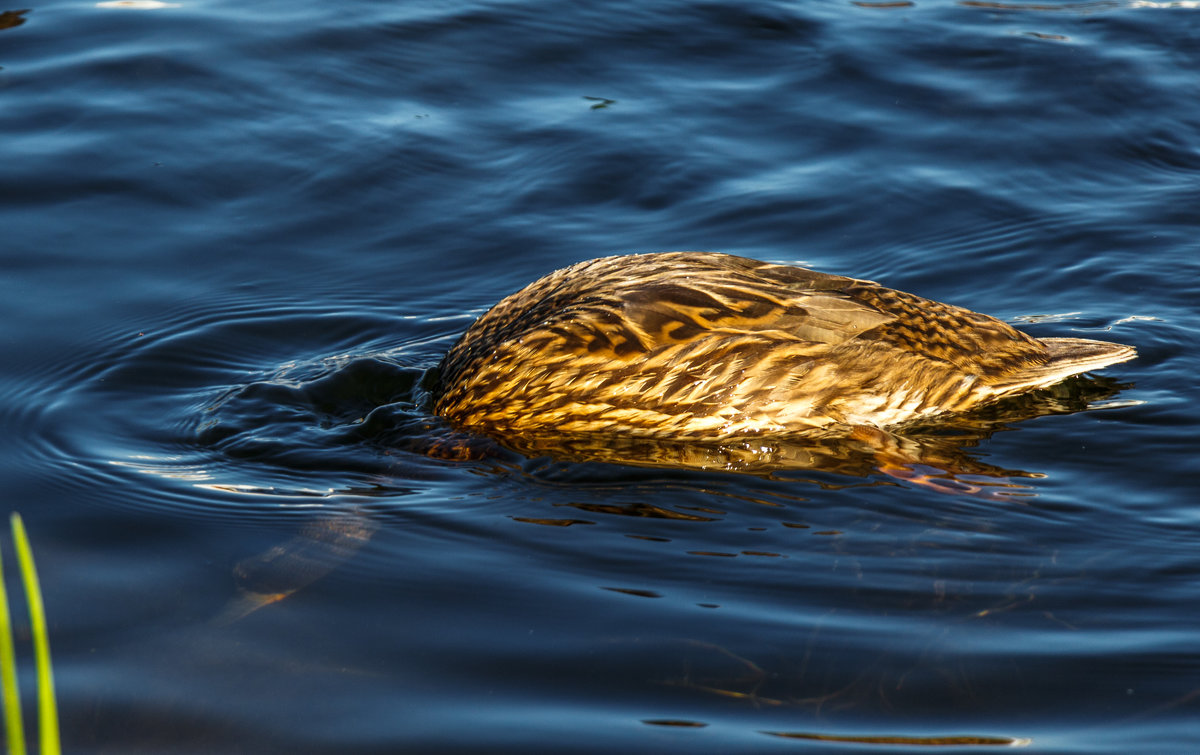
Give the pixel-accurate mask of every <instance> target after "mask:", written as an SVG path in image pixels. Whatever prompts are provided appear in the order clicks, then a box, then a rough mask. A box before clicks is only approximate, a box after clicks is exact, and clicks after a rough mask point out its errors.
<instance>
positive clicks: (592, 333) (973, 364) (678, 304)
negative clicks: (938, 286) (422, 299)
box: [434, 252, 1136, 440]
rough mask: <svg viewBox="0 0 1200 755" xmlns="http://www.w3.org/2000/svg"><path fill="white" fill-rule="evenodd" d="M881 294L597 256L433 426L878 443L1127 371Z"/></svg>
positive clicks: (696, 256) (723, 262)
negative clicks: (1102, 372) (875, 439)
mask: <svg viewBox="0 0 1200 755" xmlns="http://www.w3.org/2000/svg"><path fill="white" fill-rule="evenodd" d="M1135 356H1136V352H1135V351H1134V349H1133V348H1132V347H1130V346H1124V345H1122V344H1116V343H1108V342H1104V341H1092V340H1085V339H1081V338H1043V339H1036V338H1033V337H1031V336H1029V335H1027V334H1025V333H1022V332H1021V331H1019V330H1016V329H1015V328H1013V327H1011V326H1009V325H1008V324H1006V323H1003V322H1001V321H999V320H997V319H995V318H992V317H989V316H987V315H982V314H979V313H977V312H972V311H971V310H968V309H963V308H961V307H956V306H953V305H949V304H942V303H940V302H936V301H931V300H929V299H923V298H921V297H919V296H915V295H913V294H907V293H904V292H901V291H896V290H893V289H890V288H886V287H884V286H881V285H879V284H877V283H873V282H871V281H866V280H858V279H855V278H846V277H842V276H839V275H829V274H826V273H820V272H816V271H813V270H807V269H804V268H800V267H792V266H788V265H778V264H771V263H767V262H759V261H757V260H753V259H748V258H745V257H736V256H732V255H727V254H718V253H709V252H667V253H658V254H641V255H623V256H615V257H603V258H600V259H594V260H589V261H586V262H580V263H578V264H575V265H571V266H570V267H566V268H563V269H561V270H558V271H556V272H553V273H550V274H549V275H547V276H545V277H544V278H541V279H540V280H537V281H535V282H533V283H531V284H530V285H528V286H526V287H525V288H523V289H521V290H520V291H518V292H516V293H515V294H512V295H510V296H508V297H506V298H505V299H503V300H501V301H500V302H499V303H498V304H496V305H495V306H494V307H492V308H491V309H490V310H489V311H488V312H486V313H485V314H484V315H482V316H481V317H480V318H479V319H478V320H476V321H475V323H474V324H473V325H472V326H471V327H470V328H469V329H468V330H467V331H466V332H465V333H464V334H463V335H462V337H461V338H460V339H459V340H458V342H457V343H456V344H455V345H454V346H453V347H452V348H451V349H450V351H449V352H448V353H447V354H446V356H445V357H444V358H443V360H442V362H441V364H440V366H439V368H438V384H437V387H436V388H435V390H434V397H435V398H434V411H435V413H437V414H439V415H441V416H442V417H445V418H446V419H447V420H449V421H450V423H451V424H453V425H455V426H457V427H459V428H461V429H466V430H473V431H479V432H483V433H485V434H489V435H498V436H502V437H503V436H510V437H512V436H522V435H526V434H530V435H543V436H544V435H547V434H562V435H621V436H628V437H643V438H669V439H676V440H689V439H694V440H700V439H703V440H714V439H722V438H734V437H739V436H775V437H779V436H786V435H794V434H802V433H809V432H814V431H826V430H831V429H836V428H853V427H862V426H867V427H878V428H887V427H892V426H896V425H903V424H904V423H908V422H912V421H915V420H922V419H928V418H930V417H932V416H935V415H938V414H943V413H950V412H962V411H966V410H969V409H972V408H974V407H976V406H979V405H982V404H986V403H989V402H993V401H996V400H998V399H1001V398H1004V397H1006V396H1011V395H1014V394H1018V393H1022V392H1024V391H1029V390H1032V389H1035V388H1041V387H1044V386H1049V385H1052V384H1054V383H1057V382H1059V381H1061V380H1063V379H1064V378H1066V377H1069V376H1071V375H1075V374H1078V373H1081V372H1085V371H1087V370H1095V369H1099V368H1101V367H1105V366H1107V365H1110V364H1115V363H1117V362H1123V361H1126V360H1128V359H1133V358H1134V357H1135Z"/></svg>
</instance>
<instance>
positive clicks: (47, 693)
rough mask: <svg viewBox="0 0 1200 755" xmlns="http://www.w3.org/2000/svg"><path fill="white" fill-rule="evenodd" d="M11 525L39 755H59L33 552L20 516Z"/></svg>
mask: <svg viewBox="0 0 1200 755" xmlns="http://www.w3.org/2000/svg"><path fill="white" fill-rule="evenodd" d="M9 521H10V522H11V523H12V536H13V545H15V546H16V549H17V562H18V563H19V564H20V565H21V581H22V583H24V585H25V600H26V601H28V603H29V624H30V628H31V629H32V630H33V653H34V660H35V661H36V663H37V679H38V735H39V738H40V741H41V745H42V747H41V751H42V755H61V753H62V747H61V745H60V743H59V736H58V703H56V702H55V699H54V672H53V671H52V669H51V668H50V637H49V634H48V633H47V631H46V609H45V607H44V606H43V604H42V588H41V586H40V585H39V584H38V577H37V568H36V567H35V566H34V564H33V550H32V549H31V548H30V547H29V538H28V537H27V536H26V535H25V524H24V523H23V522H22V521H21V515H20V514H15V513H14V514H13V515H12V516H11V517H9Z"/></svg>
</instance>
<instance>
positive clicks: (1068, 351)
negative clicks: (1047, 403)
mask: <svg viewBox="0 0 1200 755" xmlns="http://www.w3.org/2000/svg"><path fill="white" fill-rule="evenodd" d="M1042 343H1044V344H1045V345H1046V348H1047V349H1048V350H1049V352H1050V361H1049V362H1048V363H1047V365H1046V366H1048V367H1053V368H1055V371H1057V372H1060V373H1061V374H1063V375H1064V376H1066V375H1075V374H1078V373H1080V372H1087V371H1088V370H1098V369H1100V368H1102V367H1107V366H1109V365H1111V364H1118V363H1120V362H1128V361H1129V360H1130V359H1136V358H1137V349H1135V348H1133V347H1132V346H1126V345H1125V344H1123V343H1113V342H1111V341H1093V340H1090V339H1087V338H1043V339H1042Z"/></svg>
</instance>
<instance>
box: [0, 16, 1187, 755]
mask: <svg viewBox="0 0 1200 755" xmlns="http://www.w3.org/2000/svg"><path fill="white" fill-rule="evenodd" d="M148 5H153V4H147V3H140V4H139V3H131V4H125V5H121V4H115V5H114V4H107V3H101V4H99V5H90V4H80V3H62V2H47V3H34V4H33V5H32V7H30V8H29V9H28V10H27V11H21V10H19V9H16V8H14V9H13V10H12V11H10V12H7V13H5V14H3V15H0V98H2V100H3V103H4V107H3V108H2V109H0V140H2V142H0V143H2V144H3V150H4V158H5V159H4V160H3V162H2V163H0V198H2V201H0V228H2V229H3V233H2V235H0V265H2V270H3V274H2V275H0V311H2V312H3V319H2V320H0V343H2V344H3V351H4V354H5V358H4V360H3V362H2V366H0V421H2V422H3V427H4V433H3V434H2V435H0V444H2V445H3V452H2V453H0V476H2V477H0V479H2V480H3V482H4V489H5V502H6V503H7V505H8V506H9V508H12V509H16V510H19V511H21V513H22V514H23V516H24V517H25V520H26V523H27V526H28V529H29V531H30V534H31V538H32V540H33V545H34V548H35V551H36V554H37V558H38V563H39V567H40V571H41V573H42V580H43V588H44V590H45V592H46V600H47V611H48V614H49V618H50V621H51V642H52V646H53V651H54V660H55V670H56V674H57V682H58V692H59V701H60V705H61V708H62V722H63V737H64V741H65V744H66V747H67V749H68V750H69V751H71V752H106V753H107V752H111V753H136V752H147V753H151V752H153V753H192V752H195V753H201V752H203V753H207V752H247V753H262V752H293V753H307V752H312V753H317V752H338V753H359V752H362V753H367V752H380V753H382V752H397V751H414V752H422V751H437V752H529V751H530V750H531V749H532V750H539V751H547V752H549V751H554V752H611V751H615V750H630V751H637V752H681V753H682V752H688V753H693V752H750V751H755V752H757V751H764V752H768V751H779V752H785V751H796V750H800V751H809V752H817V751H826V750H834V751H859V750H865V751H875V750H880V751H887V752H925V751H928V750H929V749H930V748H933V747H935V746H939V747H937V749H938V751H942V750H943V749H944V750H950V751H966V750H975V749H984V750H988V749H991V748H992V747H994V746H999V745H1003V744H1012V743H1016V744H1022V745H1025V746H1026V747H1027V748H1028V749H1029V750H1030V751H1031V752H1039V753H1106V752H1109V753H1127V752H1150V751H1153V752H1162V753H1169V752H1179V753H1190V752H1195V751H1196V749H1197V748H1198V747H1200V727H1198V726H1197V724H1196V721H1197V720H1200V718H1198V713H1200V651H1198V650H1197V648H1200V620H1198V619H1197V616H1200V614H1198V613H1197V611H1196V608H1195V606H1196V596H1197V594H1198V590H1200V555H1198V554H1200V548H1197V545H1198V544H1200V515H1198V514H1197V508H1196V501H1197V492H1198V491H1197V485H1196V482H1195V475H1196V472H1197V469H1198V467H1197V461H1196V458H1197V445H1196V440H1195V429H1194V428H1195V427H1196V424H1197V422H1198V421H1200V411H1198V410H1197V408H1196V406H1197V399H1200V389H1198V387H1197V382H1196V379H1195V376H1196V374H1197V373H1198V372H1200V358H1198V357H1197V350H1196V345H1197V335H1196V334H1197V332H1198V328H1200V310H1198V308H1197V302H1200V253H1198V252H1200V242H1197V238H1200V233H1198V231H1200V213H1198V211H1197V207H1200V104H1197V103H1200V87H1198V84H1197V79H1196V77H1195V75H1194V72H1195V71H1196V70H1197V68H1198V67H1200V37H1198V33H1197V29H1198V28H1200V26H1198V25H1197V24H1198V22H1197V20H1196V16H1195V13H1196V10H1195V8H1194V7H1193V4H1192V3H1187V2H1162V3H1157V2H1142V1H1140V0H1139V1H1136V2H1115V1H1114V2H1083V3H1079V2H1070V3H1064V2H1050V3H1045V2H1039V3H1008V2H1005V3H991V2H962V3H955V2H947V1H942V0H934V1H931V2H925V1H923V0H922V1H921V2H915V3H867V2H860V3H855V2H844V1H840V0H839V1H836V2H812V3H789V2H759V3H754V4H750V5H747V4H743V3H732V2H724V3H722V2H707V3H696V2H672V3H659V4H651V5H649V6H647V5H646V4H639V3H627V2H615V3H606V4H602V5H586V4H563V3H539V2H536V1H534V0H514V1H513V2H455V3H422V2H406V1H402V2H392V3H379V2H367V1H365V0H349V1H348V2H342V3H336V4H330V3H305V2H300V3H295V2H292V3H286V4H285V3H272V2H266V3H256V4H253V5H252V6H246V5H245V4H238V3H229V2H205V3H197V2H188V1H187V0H181V2H178V3H170V4H167V5H166V6H165V7H155V8H151V7H144V6H148ZM139 6H143V7H139ZM673 249H706V250H715V251H725V252H731V253H737V254H743V255H747V256H751V257H756V258H760V259H766V260H771V261H775V262H785V263H796V264H806V265H811V266H813V267H816V268H818V269H822V270H826V271H829V272H834V273H839V274H846V275H854V276H858V277H865V278H871V279H874V280H878V281H880V282H883V283H885V284H887V285H890V286H893V287H896V288H900V289H904V290H908V291H912V292H914V293H918V294H921V295H924V296H928V297H931V298H934V299H939V300H943V301H949V302H952V303H957V304H962V305H965V306H969V307H971V308H973V309H977V310H980V311H983V312H987V313H989V314H993V315H996V316H998V317H1001V318H1004V319H1006V320H1008V321H1010V322H1013V323H1015V324H1017V325H1018V326H1019V327H1022V328H1024V329H1025V330H1027V331H1028V332H1030V333H1032V334H1034V335H1037V336H1080V337H1088V338H1101V339H1109V340H1115V341H1119V342H1123V343H1128V344H1131V345H1133V346H1136V347H1137V349H1138V351H1139V354H1140V356H1139V358H1138V359H1137V360H1136V361H1134V362H1130V363H1126V364H1123V365H1119V366H1117V367H1114V368H1111V369H1109V370H1106V371H1105V372H1104V373H1103V374H1102V375H1098V376H1094V377H1088V378H1085V379H1081V380H1077V381H1072V382H1071V383H1069V384H1067V385H1065V386H1063V387H1061V388H1059V389H1057V390H1055V391H1050V392H1046V393H1044V394H1040V395H1039V396H1037V397H1034V398H1032V399H1029V401H1028V402H1024V403H1022V402H1017V403H1016V404H1010V405H1006V406H1005V407H1000V408H998V409H996V410H995V411H992V412H990V413H984V414H983V415H981V416H977V417H973V418H970V420H969V421H967V422H965V423H958V424H956V425H950V426H946V427H941V428H938V427H934V428H927V429H926V431H925V432H924V433H923V434H922V435H921V436H920V438H919V439H918V441H919V442H916V443H915V445H913V446H908V447H906V448H902V449H897V453H898V454H899V455H898V457H897V458H899V459H901V460H902V461H903V462H904V463H899V464H896V463H893V464H890V465H889V464H888V463H885V462H886V459H883V460H881V459H880V458H879V457H877V456H876V455H874V454H873V453H872V452H862V453H850V452H845V450H844V449H837V453H826V452H825V451H823V450H822V449H816V450H814V449H811V448H809V449H802V450H801V451H797V450H796V449H791V451H790V452H791V453H792V454H793V457H792V458H796V457H797V456H798V455H803V454H807V456H804V458H805V459H806V460H807V461H808V462H809V463H806V464H790V465H783V467H782V468H780V467H779V466H778V465H776V466H775V467H773V468H755V467H754V465H753V464H750V465H746V464H743V462H745V459H746V457H745V455H744V454H742V455H738V454H733V455H732V456H731V457H730V458H731V459H732V460H733V462H736V463H730V464H726V465H725V466H732V467H737V468H739V469H740V471H727V470H725V469H722V468H714V467H721V466H722V465H720V464H714V463H712V458H711V457H704V459H703V461H704V463H700V464H691V465H688V464H671V465H666V466H661V465H660V466H654V465H650V466H646V465H636V464H629V463H627V462H628V461H629V459H628V457H627V456H626V458H624V459H620V458H603V457H601V458H597V457H596V456H595V455H594V454H590V455H589V454H584V453H575V454H572V453H571V452H570V449H567V450H564V449H561V448H560V449H557V450H556V451H557V452H556V453H553V454H547V453H545V451H546V449H538V448H530V449H526V454H527V455H526V454H520V453H514V452H512V451H497V452H495V453H489V454H484V455H481V456H480V457H479V458H476V459H473V460H465V461H463V460H456V459H453V458H446V456H445V455H444V454H441V455H440V454H437V453H432V454H431V453H429V451H430V439H431V438H438V437H440V435H439V433H443V432H444V431H445V428H444V427H442V426H440V424H439V422H438V421H437V420H436V419H435V418H432V417H430V416H429V413H428V407H427V403H428V401H427V399H428V396H427V393H426V385H427V383H426V375H427V371H428V370H430V369H431V368H433V367H434V366H435V365H436V364H437V362H438V360H439V359H440V357H441V355H442V354H443V353H444V352H445V350H446V349H447V348H448V347H449V346H450V344H451V343H453V341H454V339H455V338H456V337H457V336H458V334H459V333H461V332H462V331H463V330H464V329H465V328H466V327H467V326H468V325H469V324H470V322H471V321H472V320H473V318H475V317H476V316H478V315H479V314H480V313H482V312H483V311H485V310H486V308H487V307H488V306H490V305H491V304H492V303H493V302H495V301H496V300H497V299H498V298H500V297H501V296H503V295H505V294H507V293H509V292H511V291H513V290H515V289H517V288H519V287H520V286H522V285H523V284H525V283H526V282H529V281H531V280H533V279H534V278H536V277H538V276H540V275H542V274H544V273H546V272H548V271H550V270H552V269H554V268H557V267H560V266H563V265H566V264H569V263H572V262H576V261H579V260H583V259H587V258H590V257H595V256H600V255H604V254H613V253H619V252H633V251H665V250H673ZM914 448H915V449H916V450H915V451H914V450H913V449H914ZM576 450H578V449H576ZM777 450H778V449H777ZM860 451H861V449H860ZM901 451H903V453H900V452H901ZM639 453H641V454H642V455H643V456H645V457H646V458H648V459H650V458H651V457H654V458H657V456H656V455H657V454H662V453H666V452H664V451H663V450H662V449H658V450H657V451H654V452H653V453H650V452H647V451H644V450H639ZM780 453H782V452H780ZM751 456H753V458H755V459H759V458H761V455H759V456H754V455H753V454H751ZM893 461H894V459H893ZM739 465H741V466H739ZM768 466H769V465H768ZM706 467H707V468H706ZM281 564H282V565H283V566H284V567H286V568H282V569H281V568H279V566H280V565H281ZM292 591H294V592H292ZM284 592H291V594H290V595H289V596H288V597H286V598H284V599H282V600H278V601H276V602H273V603H269V604H267V605H262V606H261V607H258V608H257V610H251V609H253V608H254V607H255V606H259V605H260V604H261V603H262V602H264V601H265V600H266V599H267V597H278V595H279V594H280V593H284ZM21 647H22V652H24V651H25V650H27V646H26V645H22V646H21ZM26 681H27V682H30V683H31V680H26Z"/></svg>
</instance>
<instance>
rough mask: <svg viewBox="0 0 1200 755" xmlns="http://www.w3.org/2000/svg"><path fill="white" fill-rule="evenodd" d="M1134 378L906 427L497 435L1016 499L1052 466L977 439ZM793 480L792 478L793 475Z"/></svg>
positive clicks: (1067, 388) (610, 454)
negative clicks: (1006, 456)
mask: <svg viewBox="0 0 1200 755" xmlns="http://www.w3.org/2000/svg"><path fill="white" fill-rule="evenodd" d="M1128 387H1129V385H1128V384H1119V383H1117V382H1116V381H1113V380H1111V379H1108V378H1089V377H1080V378H1075V379H1072V380H1070V381H1067V382H1064V383H1061V384H1059V385H1057V386H1054V387H1052V388H1048V389H1044V390H1040V391H1035V392H1032V393H1028V394H1025V395H1022V396H1017V397H1014V398H1011V399H1008V400H1006V401H1003V402H1000V403H997V404H994V405H992V406H988V407H984V408H981V409H977V410H975V411H973V412H971V413H969V414H963V415H958V416H953V417H947V418H944V419H942V420H941V421H939V422H936V423H927V424H922V425H913V426H910V427H906V428H903V429H898V430H880V429H876V428H867V427H856V428H845V429H843V430H840V431H833V432H829V431H823V432H822V433H821V434H819V435H802V436H793V437H785V438H758V437H751V438H738V439H732V440H723V441H719V442H712V443H705V442H696V441H675V440H662V439H650V438H629V437H611V436H560V435H550V434H547V435H544V436H540V437H529V436H524V437H519V438H502V439H499V442H500V443H501V444H503V445H504V446H506V447H507V448H509V449H511V450H514V451H516V452H518V453H520V454H522V455H524V456H527V457H550V458H552V459H554V460H556V461H564V462H600V463H609V464H622V465H628V466H635V467H653V468H670V469H694V470H710V471H725V472H741V473H746V474H752V475H760V476H766V477H778V476H781V475H786V474H787V473H795V472H798V471H820V472H831V473H834V474H839V475H844V476H847V477H858V478H877V477H878V476H879V475H880V474H881V473H882V474H883V475H886V477H888V478H891V479H892V480H895V481H898V482H903V483H905V484H908V485H913V486H918V487H921V488H923V489H926V490H929V491H933V492H939V493H949V494H957V495H971V496H976V497H983V498H1002V499H1013V498H1017V497H1021V496H1032V495H1034V493H1033V492H1032V490H1031V488H1030V487H1029V486H1028V485H1025V484H1022V483H1021V482H1018V480H1032V479H1038V478H1041V477H1044V475H1043V474H1042V473H1040V472H1036V471H1027V470H1021V469H1009V468H1004V467H1000V466H997V465H995V464H991V463H988V462H985V461H982V460H981V459H979V458H977V456H976V455H975V454H974V453H973V450H974V449H975V448H977V447H978V446H979V445H980V444H981V443H982V442H983V441H985V440H987V439H988V438H990V437H991V436H992V435H993V434H995V433H997V432H1000V431H1004V430H1011V429H1013V427H1012V425H1014V424H1015V423H1018V422H1022V421H1025V420H1028V419H1033V418H1036V417H1042V416H1047V415H1052V414H1070V413H1075V412H1080V411H1087V410H1091V409H1101V408H1107V407H1109V406H1121V405H1122V404H1120V403H1111V402H1108V401H1107V399H1110V398H1111V397H1112V396H1113V395H1115V394H1116V393H1117V392H1118V391H1120V390H1123V389H1125V388H1128ZM787 479H793V478H792V477H791V476H790V475H788V476H787ZM564 505H571V506H575V507H577V508H578V509H580V510H583V511H589V512H593V513H604V514H626V515H629V516H644V517H657V518H665V519H687V520H693V521H709V520H711V519H712V518H717V517H719V516H720V514H721V513H722V512H720V511H718V510H715V509H714V510H695V511H691V510H689V511H680V510H678V507H676V508H672V509H667V508H663V507H661V506H657V505H654V504H652V503H620V504H617V503H612V504H610V503H586V504H585V503H579V504H564ZM709 514H712V515H713V516H708V515H709ZM537 523H541V524H549V523H551V522H550V521H545V522H537Z"/></svg>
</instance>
